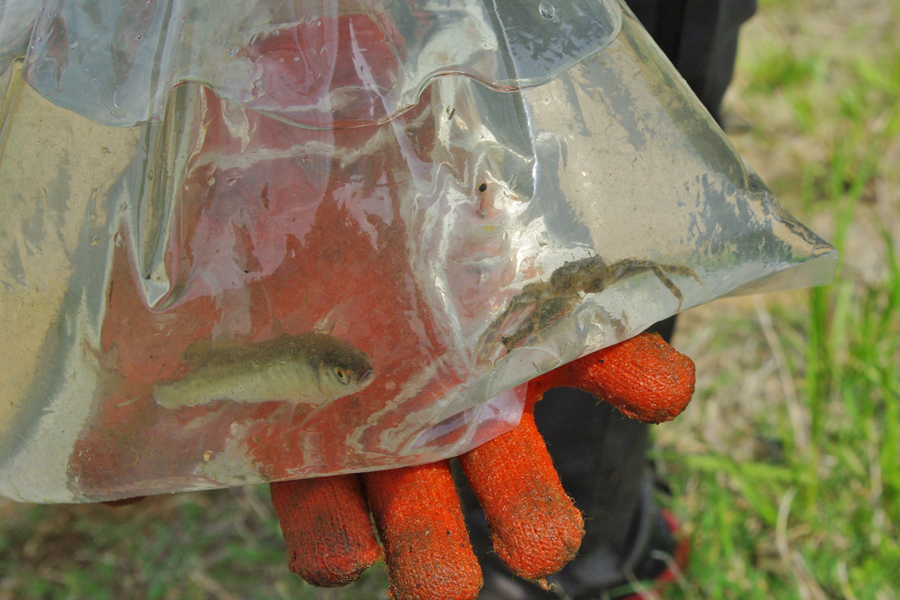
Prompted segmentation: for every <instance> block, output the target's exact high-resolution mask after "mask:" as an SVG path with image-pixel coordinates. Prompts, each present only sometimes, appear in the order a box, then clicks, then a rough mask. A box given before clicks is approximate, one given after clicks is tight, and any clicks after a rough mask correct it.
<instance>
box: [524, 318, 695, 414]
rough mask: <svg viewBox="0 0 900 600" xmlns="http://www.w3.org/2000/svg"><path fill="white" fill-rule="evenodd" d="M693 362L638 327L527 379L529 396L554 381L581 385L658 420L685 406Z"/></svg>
mask: <svg viewBox="0 0 900 600" xmlns="http://www.w3.org/2000/svg"><path fill="white" fill-rule="evenodd" d="M695 381H696V376H695V371H694V363H693V361H691V359H690V358H688V357H687V356H685V355H684V354H681V353H680V352H678V351H677V350H675V349H674V348H673V347H672V346H670V345H669V344H667V343H666V342H665V340H663V339H662V337H660V336H659V335H658V334H655V333H642V334H639V335H637V336H635V337H633V338H630V339H628V340H625V341H624V342H620V343H618V344H616V345H614V346H610V347H609V348H604V349H603V350H600V351H598V352H594V353H592V354H588V355H587V356H584V357H582V358H579V359H577V360H575V361H572V362H570V363H568V364H565V365H563V366H561V367H559V368H557V369H554V370H553V371H550V372H549V373H545V374H544V375H541V376H540V377H536V378H535V379H532V380H531V381H530V382H528V397H529V398H531V397H534V398H540V397H541V396H542V395H543V394H544V392H546V391H547V390H549V389H550V388H554V387H572V388H577V389H580V390H584V391H586V392H588V393H590V394H593V395H594V396H597V397H598V398H600V399H601V400H605V401H607V402H609V403H610V404H612V405H613V406H615V407H616V408H618V409H619V410H620V411H621V412H622V414H624V415H625V416H627V417H630V418H632V419H637V420H638V421H642V422H644V423H662V422H664V421H670V420H672V419H674V418H675V417H677V416H678V415H679V414H681V412H682V411H683V410H684V409H685V408H686V407H687V405H688V403H689V402H690V400H691V396H692V395H693V393H694V383H695Z"/></svg>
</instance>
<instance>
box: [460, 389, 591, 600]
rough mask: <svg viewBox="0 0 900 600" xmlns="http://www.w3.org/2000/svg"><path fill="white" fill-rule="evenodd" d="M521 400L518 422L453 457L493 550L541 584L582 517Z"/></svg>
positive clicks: (579, 530) (577, 536) (564, 558)
mask: <svg viewBox="0 0 900 600" xmlns="http://www.w3.org/2000/svg"><path fill="white" fill-rule="evenodd" d="M533 405H534V403H533V402H528V403H526V410H525V412H524V413H523V415H522V420H521V421H520V422H519V425H518V426H517V427H516V428H515V429H513V430H512V431H509V432H507V433H504V434H503V435H500V436H498V437H496V438H494V439H493V440H491V441H489V442H487V443H485V444H483V445H481V446H479V447H478V448H475V449H474V450H471V451H469V452H467V453H466V454H463V455H462V456H459V457H458V461H459V464H460V466H461V467H462V470H463V473H464V474H465V476H466V479H468V481H469V485H470V487H471V488H472V491H473V492H474V493H475V496H476V497H477V498H478V502H479V504H481V507H482V509H484V513H485V516H486V518H487V522H488V526H489V527H490V529H491V538H492V541H493V544H494V551H495V552H496V553H497V555H498V556H499V557H500V558H501V559H502V560H503V562H504V563H505V564H506V565H507V566H508V567H509V568H510V569H511V570H512V571H513V572H514V573H516V574H517V575H519V576H520V577H524V578H526V579H532V580H535V581H537V582H538V583H543V578H544V577H547V576H548V575H552V574H553V573H556V572H557V571H559V570H560V569H562V568H563V566H565V565H566V563H568V562H569V561H570V560H572V559H573V558H574V557H575V555H576V554H577V552H578V548H579V547H580V546H581V540H582V538H583V537H584V519H583V517H582V515H581V512H580V511H579V510H578V509H577V508H576V507H575V505H574V503H573V502H572V499H571V498H569V496H568V495H567V494H566V493H565V491H564V490H563V487H562V484H561V483H560V480H559V475H557V473H556V469H555V468H554V467H553V463H552V461H551V459H550V454H549V453H548V452H547V446H546V444H545V443H544V440H543V438H542V437H541V435H540V433H538V430H537V427H536V426H535V424H534V415H533V413H532V411H531V409H532V407H533Z"/></svg>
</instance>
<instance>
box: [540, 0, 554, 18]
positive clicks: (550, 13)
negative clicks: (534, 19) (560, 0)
mask: <svg viewBox="0 0 900 600" xmlns="http://www.w3.org/2000/svg"><path fill="white" fill-rule="evenodd" d="M538 10H539V11H541V16H542V17H544V18H545V19H547V20H548V21H552V20H553V19H555V18H556V7H555V6H553V5H552V4H550V3H549V2H546V1H544V2H541V4H540V5H539V6H538Z"/></svg>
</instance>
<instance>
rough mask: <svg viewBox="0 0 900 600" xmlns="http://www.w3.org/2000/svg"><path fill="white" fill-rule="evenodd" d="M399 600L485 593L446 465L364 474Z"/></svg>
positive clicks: (465, 599)
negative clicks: (482, 590)
mask: <svg viewBox="0 0 900 600" xmlns="http://www.w3.org/2000/svg"><path fill="white" fill-rule="evenodd" d="M363 482H364V485H365V490H366V496H367V497H368V499H369V506H370V507H371V509H372V516H373V517H374V518H375V525H376V527H377V528H378V533H379V535H380V536H381V542H382V544H383V546H384V552H385V562H386V563H387V568H388V576H389V578H390V588H389V590H388V592H389V594H390V596H391V598H393V599H394V600H473V599H474V598H476V597H477V596H478V590H479V589H481V585H482V582H483V581H482V577H481V568H480V567H479V565H478V560H477V558H476V557H475V554H474V552H473V551H472V546H471V543H470V542H469V534H468V531H467V530H466V525H465V521H464V520H463V514H462V509H461V508H460V505H459V498H458V497H457V495H456V487H455V486H454V484H453V478H452V476H451V474H450V465H449V463H448V462H447V461H440V462H437V463H431V464H427V465H421V466H415V467H404V468H400V469H392V470H389V471H375V472H370V473H365V474H363Z"/></svg>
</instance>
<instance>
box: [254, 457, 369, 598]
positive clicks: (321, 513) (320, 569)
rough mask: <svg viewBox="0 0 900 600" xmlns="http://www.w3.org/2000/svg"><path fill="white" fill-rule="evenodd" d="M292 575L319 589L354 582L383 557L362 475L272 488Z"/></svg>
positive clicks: (297, 482) (287, 483)
mask: <svg viewBox="0 0 900 600" xmlns="http://www.w3.org/2000/svg"><path fill="white" fill-rule="evenodd" d="M269 487H270V489H271V492H272V504H273V505H274V507H275V512H276V513H277V515H278V520H279V521H280V522H281V531H282V533H283V534H284V541H285V543H286V544H287V548H288V553H289V556H290V568H291V571H293V572H294V573H296V574H297V575H299V576H300V577H302V578H303V579H304V580H305V581H306V582H308V583H310V584H312V585H316V586H320V587H338V586H342V585H346V584H348V583H351V582H353V581H356V580H357V579H358V578H359V576H360V575H361V574H362V572H363V571H365V570H366V569H367V568H369V567H370V566H372V564H373V563H375V561H377V560H378V559H379V558H381V547H380V546H379V545H378V540H377V539H376V537H375V531H374V529H373V528H372V520H371V518H370V517H369V510H368V506H367V505H366V499H365V496H364V495H363V489H362V483H361V481H360V478H359V475H356V474H352V475H334V476H331V477H319V478H314V479H302V480H298V481H281V482H275V483H272V484H270V486H269Z"/></svg>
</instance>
